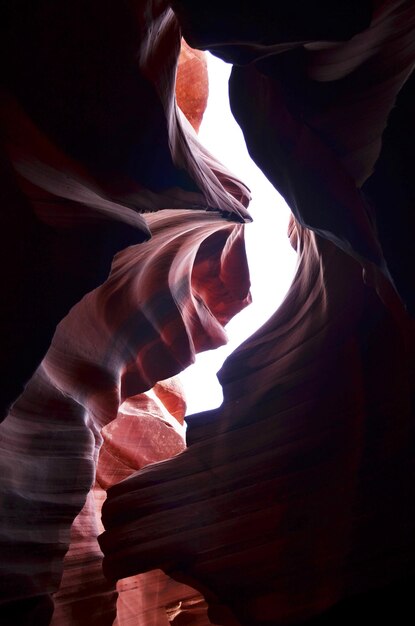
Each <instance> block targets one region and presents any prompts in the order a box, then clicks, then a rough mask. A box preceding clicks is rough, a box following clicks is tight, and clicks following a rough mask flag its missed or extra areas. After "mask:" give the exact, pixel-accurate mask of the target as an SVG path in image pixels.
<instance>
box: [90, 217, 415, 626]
mask: <svg viewBox="0 0 415 626" xmlns="http://www.w3.org/2000/svg"><path fill="white" fill-rule="evenodd" d="M299 230H300V236H299V247H300V255H301V256H300V265H299V268H298V272H297V275H296V278H295V279H294V282H293V285H292V288H291V290H290V291H289V293H288V295H287V298H286V300H285V302H284V303H283V305H282V306H281V308H280V309H279V310H278V312H277V313H276V314H275V316H274V317H273V318H272V319H271V320H270V321H269V322H268V323H267V324H266V325H265V326H264V327H263V328H262V329H260V330H259V331H258V332H257V333H256V334H255V335H254V336H253V337H251V338H250V339H249V340H247V342H245V344H243V345H242V346H241V347H240V348H238V349H237V350H236V352H235V353H234V354H233V355H232V356H231V357H229V359H228V361H227V362H226V363H225V366H224V368H223V369H222V371H221V372H220V380H221V382H222V384H223V387H224V396H225V400H224V404H223V406H222V407H221V408H220V409H218V410H215V411H210V412H208V413H206V414H201V415H199V416H195V417H191V418H189V429H188V442H189V448H188V449H187V450H186V451H185V452H184V453H183V454H181V455H179V456H177V457H175V458H174V459H172V460H170V461H168V462H165V463H163V464H154V465H151V466H148V467H147V468H146V469H145V470H143V471H142V472H139V473H138V474H136V475H135V476H133V477H131V478H129V479H128V480H126V481H124V482H122V483H120V484H118V485H115V486H114V487H112V488H111V489H109V492H108V500H107V503H106V504H105V505H104V509H103V521H104V524H105V527H106V532H105V533H104V535H103V536H102V538H101V547H102V548H103V551H104V553H105V554H106V557H105V560H104V570H105V572H106V574H107V575H108V576H109V577H110V578H115V579H118V578H122V577H124V576H128V575H131V574H133V573H135V572H137V571H144V570H146V569H152V568H154V567H161V568H162V569H164V571H166V572H167V573H171V574H172V575H173V576H175V575H177V572H179V573H181V574H182V575H183V576H184V577H185V579H186V577H187V580H192V581H193V584H194V585H195V586H198V585H199V588H200V589H202V590H203V591H204V593H205V594H206V596H207V598H208V599H209V601H210V602H211V604H212V606H215V602H217V603H219V605H220V604H224V605H225V606H229V607H231V608H232V610H233V613H234V615H235V616H236V618H237V620H239V622H240V623H241V624H243V625H244V626H245V625H246V626H253V625H255V626H256V625H264V624H267V625H269V624H271V623H272V624H287V623H298V622H301V623H302V622H304V621H305V620H306V619H309V618H311V617H313V616H315V615H318V614H319V613H321V612H323V611H325V610H327V609H328V608H329V607H331V606H332V605H334V604H336V603H337V602H338V601H339V600H341V599H343V598H347V597H349V596H353V595H356V594H362V593H364V592H368V591H370V590H371V589H372V588H376V587H387V585H389V584H391V583H392V582H393V581H395V580H397V579H399V578H401V577H405V576H408V575H410V574H411V573H413V568H414V557H415V545H414V534H413V529H414V523H415V510H414V495H415V494H414V487H413V485H414V482H413V473H414V461H413V447H412V438H411V437H412V436H411V433H412V432H413V415H412V406H411V398H412V397H413V391H414V381H413V378H412V365H413V346H414V324H413V321H411V320H410V319H409V318H408V316H407V314H406V313H405V311H404V310H403V309H402V306H401V305H400V304H399V301H398V300H397V298H396V296H395V300H394V304H395V306H394V309H393V310H388V309H386V308H385V307H384V305H383V304H382V303H381V302H380V300H379V298H378V297H377V295H376V292H375V291H374V289H373V287H371V286H367V285H365V284H364V283H363V281H362V277H361V268H360V266H359V264H358V263H357V262H356V261H354V260H353V259H351V258H350V257H349V256H347V255H345V254H344V253H343V252H341V251H340V250H339V249H338V248H336V247H335V246H333V244H331V243H330V242H327V241H325V240H322V239H321V238H318V237H317V236H315V235H314V234H312V233H310V232H309V231H304V230H303V229H301V228H299ZM389 290H390V292H391V298H393V290H392V288H391V287H389ZM401 601H402V599H401ZM407 604H408V603H407ZM217 610H218V611H219V613H218V615H219V616H220V614H221V613H220V608H219V609H217ZM372 610H374V609H373V607H372ZM395 610H396V614H395V618H396V619H399V616H401V617H403V615H404V613H403V611H402V613H400V612H399V609H398V608H396V609H395ZM375 614H376V611H375ZM212 615H216V614H215V613H213V614H212ZM216 619H218V623H220V624H228V623H232V622H229V621H228V620H227V618H225V617H223V616H222V617H219V618H218V616H217V615H216Z"/></svg>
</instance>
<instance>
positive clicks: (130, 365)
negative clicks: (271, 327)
mask: <svg viewBox="0 0 415 626" xmlns="http://www.w3.org/2000/svg"><path fill="white" fill-rule="evenodd" d="M3 18H4V19H3ZM2 23H3V24H5V25H6V27H7V28H6V29H5V37H4V38H3V39H2V46H3V48H4V49H3V50H2V63H3V60H4V59H5V58H7V59H8V64H7V67H3V68H2V70H3V72H2V75H3V81H2V88H1V103H0V126H1V144H2V167H1V177H2V192H3V197H4V203H5V206H4V210H3V211H2V220H3V226H4V229H3V231H2V232H5V233H6V232H7V238H5V241H4V245H3V246H2V253H3V254H4V257H2V263H1V272H2V289H3V293H4V294H7V298H6V299H5V301H4V302H3V303H2V325H1V332H2V336H1V341H2V370H1V375H2V387H1V389H2V419H4V421H3V423H2V424H1V426H0V436H1V444H0V445H1V450H2V453H1V463H0V465H1V480H0V483H1V489H0V491H1V503H2V516H1V531H0V534H1V541H0V544H1V545H0V551H1V557H0V562H1V584H0V591H1V594H0V595H1V598H0V604H1V606H0V621H1V623H2V624H13V625H15V624H19V625H20V624H21V625H26V624H33V625H36V626H42V625H43V624H49V623H50V621H51V620H52V623H54V624H62V625H63V624H74V623H77V624H80V623H83V622H86V621H87V622H88V623H95V624H100V625H101V624H102V625H103V624H107V623H108V624H109V623H112V621H113V619H114V617H115V615H116V606H115V602H116V596H117V594H116V592H115V587H114V585H113V584H108V583H107V582H106V581H105V579H104V578H103V576H102V568H101V559H102V554H101V552H100V550H99V547H98V545H97V541H96V537H97V534H98V532H99V529H100V526H99V523H98V521H97V517H98V518H99V511H100V506H101V501H102V497H103V490H102V487H101V486H100V484H99V483H97V484H96V485H95V488H94V489H93V490H91V489H92V487H93V486H94V480H95V477H96V472H97V463H98V453H99V449H100V447H101V443H102V435H101V429H102V427H103V426H104V425H106V424H108V423H109V422H111V421H112V420H114V419H115V418H116V417H117V414H118V409H119V407H120V405H121V404H122V403H123V401H124V400H125V399H126V398H127V397H131V396H136V395H137V394H140V393H142V392H143V391H145V390H146V389H149V388H151V387H152V386H153V385H155V388H154V393H155V394H156V396H160V397H161V398H162V400H163V402H164V403H165V405H166V406H167V408H168V409H169V410H170V411H171V414H172V415H173V416H175V419H173V417H172V416H171V415H170V418H169V419H170V421H171V420H173V422H175V421H176V420H177V419H178V420H181V421H183V416H184V406H185V404H184V400H183V397H182V393H181V391H180V387H178V386H177V383H175V382H174V381H170V382H169V383H166V382H164V383H160V382H159V381H163V380H164V379H166V378H169V377H170V376H172V375H174V374H176V373H178V372H179V371H181V370H182V369H183V368H184V367H186V366H187V365H188V364H190V363H191V362H192V361H193V360H194V356H195V353H196V352H197V351H198V350H203V349H208V348H213V347H216V346H219V345H221V344H222V343H223V342H224V341H226V335H225V332H224V330H223V324H225V323H226V322H227V321H228V320H229V319H230V318H231V317H232V316H233V315H234V314H235V313H236V312H237V311H239V310H240V309H241V308H243V307H244V306H246V305H247V304H248V303H249V301H250V296H249V276H248V269H247V265H246V257H245V249H244V242H243V230H242V226H241V224H239V225H235V222H243V221H245V220H247V219H249V216H248V214H247V212H246V208H245V207H246V205H247V204H248V202H249V192H248V190H247V189H246V187H245V186H244V185H243V184H242V183H240V182H239V181H238V180H237V179H236V178H235V177H233V176H232V175H231V174H229V172H227V170H226V169H225V168H223V166H221V165H220V164H219V163H218V162H217V161H216V160H215V159H214V158H213V157H212V156H211V155H210V154H208V153H207V152H206V151H205V150H204V148H202V147H201V146H200V145H199V143H198V140H197V137H196V135H195V132H194V130H193V129H192V127H191V125H190V124H189V122H188V121H187V120H186V119H185V117H184V116H183V114H182V113H181V112H180V110H179V109H178V107H177V105H176V102H175V97H174V85H175V74H176V65H177V60H178V55H179V50H180V29H179V26H178V23H177V20H176V18H175V17H174V14H173V12H172V11H171V9H170V8H169V7H168V6H167V4H165V3H159V2H140V3H134V2H126V3H122V5H120V4H119V3H117V2H110V3H107V4H106V5H105V6H101V4H100V3H97V2H89V3H87V4H85V3H71V4H70V5H69V4H68V3H65V2H61V3H59V6H58V5H56V4H54V3H49V2H46V1H45V2H39V3H35V4H33V3H26V2H21V3H14V4H13V5H11V6H9V7H7V9H6V8H4V9H2ZM44 24H47V25H48V27H47V28H44ZM199 58H200V53H195V59H199ZM199 66H200V69H199V70H198V72H199V75H200V80H201V82H202V84H205V82H206V76H205V74H204V73H203V71H202V73H201V70H203V64H201V63H199ZM186 67H187V69H186ZM186 67H184V68H182V70H181V75H182V79H181V81H182V85H183V86H184V87H185V86H186V75H188V77H189V78H188V80H189V81H190V80H192V81H194V72H193V70H194V64H193V63H192V61H191V60H190V63H189V62H188V63H187V64H186ZM205 91H206V85H205ZM191 111H192V106H190V108H189V107H188V112H189V114H190V112H191ZM200 114H201V113H200V111H198V112H197V116H196V118H195V119H200ZM160 210H161V211H160ZM149 211H150V212H154V214H152V215H149V216H148V218H146V220H145V219H143V217H142V215H141V214H142V213H147V212H149ZM150 236H152V239H151V240H150V241H149V242H148V243H147V244H146V245H145V246H143V247H141V246H137V245H136V244H138V243H140V242H142V241H144V240H147V239H148V238H149V237H150ZM119 251H120V252H119ZM117 252H119V254H118V255H117V256H116V258H115V260H114V262H113V264H112V269H111V273H110V275H109V276H108V274H109V271H110V267H111V262H112V259H113V257H114V253H117ZM45 353H46V356H45ZM23 389H24V391H23V393H22V390H23ZM13 401H14V402H13ZM10 405H12V406H11V407H10ZM125 406H126V405H124V407H125ZM140 415H141V418H138V417H137V415H136V414H134V420H133V422H134V425H135V427H137V432H136V437H138V439H137V445H138V446H139V449H140V450H141V452H140V450H139V454H138V456H137V458H133V459H131V458H130V456H131V455H130V456H129V453H128V450H126V448H125V446H124V447H123V445H122V444H120V446H119V449H118V456H119V457H120V458H119V459H117V462H115V461H114V463H113V466H114V467H113V470H112V471H113V473H114V476H115V477H117V476H118V477H119V475H120V474H119V473H118V474H117V471H116V467H117V463H119V464H120V467H121V468H122V467H123V464H122V462H121V460H120V459H121V457H122V455H123V453H125V454H126V459H125V460H126V462H127V466H128V467H129V468H130V471H133V470H136V469H138V468H140V467H142V466H143V465H145V464H146V463H148V462H150V461H152V460H159V459H161V458H164V457H165V456H166V455H171V454H175V453H177V452H178V451H179V450H181V449H183V446H184V441H183V433H182V434H180V432H179V434H178V432H177V431H180V428H179V429H178V428H172V427H171V424H170V425H169V426H167V422H168V421H169V420H166V417H165V415H167V413H163V415H162V416H161V414H160V408H158V409H157V410H153V411H149V409H148V407H144V408H143V412H142V413H141V414H140ZM125 417H126V416H125V413H123V414H120V415H119V417H118V420H117V425H118V426H117V428H118V430H119V431H120V432H123V430H125V428H127V426H128V424H127V422H128V420H127V421H126V420H125ZM140 429H141V430H140ZM142 429H144V430H142ZM130 431H131V424H130V426H129V432H130ZM156 435H157V437H156V441H158V444H156V442H155V441H152V444H151V445H150V443H149V441H150V439H151V436H153V438H154V437H155V436H156ZM114 437H115V436H113V439H114ZM115 438H116V437H115ZM140 438H141V439H140ZM121 440H122V437H121ZM165 440H166V441H170V444H169V445H167V443H164V442H165ZM140 441H141V444H140ZM106 450H107V448H106V447H104V449H103V454H104V452H105V451H106ZM103 463H104V462H103ZM103 463H101V465H99V467H100V470H99V472H101V473H99V474H98V475H99V476H101V475H104V474H103V472H104V470H103V469H102V468H103V467H106V472H107V473H108V471H109V466H108V455H107V463H106V465H105V463H104V465H103ZM128 463H130V465H128ZM124 469H125V468H124ZM120 472H121V473H122V471H121V470H120ZM104 473H105V472H104ZM74 520H75V521H74ZM68 549H69V550H68ZM62 573H63V578H62ZM61 579H62V580H61ZM128 584H131V583H126V585H121V588H120V590H119V591H120V598H121V597H122V598H123V600H122V602H121V605H120V606H122V607H124V608H122V609H121V613H120V615H121V617H119V623H120V624H121V623H123V622H124V623H125V622H126V621H127V622H128V620H129V619H130V618H131V610H132V609H131V606H133V607H134V611H135V612H136V611H137V610H139V611H140V612H141V614H142V615H143V617H142V620H141V623H142V624H143V625H144V624H155V623H158V616H159V615H160V611H161V610H163V611H164V616H165V617H164V620H165V621H166V619H167V617H166V615H168V616H170V617H171V619H174V620H175V621H176V623H179V621H180V620H181V619H182V618H181V617H180V616H181V614H182V613H183V614H184V615H186V613H189V612H190V613H191V614H192V615H193V614H194V615H196V617H197V619H199V618H200V619H201V620H202V622H203V619H204V618H203V613H204V614H206V609H204V608H203V606H204V604H203V600H202V599H201V598H200V597H199V596H198V594H197V593H196V592H195V591H194V590H192V589H190V590H189V589H188V588H185V587H184V586H183V585H177V583H175V582H173V581H169V579H167V578H166V577H165V576H164V575H163V574H162V573H161V572H159V573H156V574H154V575H152V576H149V577H140V578H139V579H138V581H133V586H135V587H136V588H137V589H139V590H140V591H139V594H137V598H136V599H135V600H134V602H133V603H132V604H131V599H130V598H131V595H132V594H131V593H127V592H126V591H127V590H126V589H125V587H126V586H127V587H128ZM158 590H159V591H158ZM133 595H134V594H133ZM53 596H55V597H53ZM126 598H127V599H126ZM140 598H141V600H140ZM146 598H147V600H148V602H147V600H146ZM181 602H183V610H181V608H180V606H181V605H180V603H181ZM146 603H147V604H146ZM128 606H130V608H128ZM166 606H167V609H166ZM125 607H127V608H125ZM123 616H124V617H123ZM198 616H199V617H198ZM202 622H200V623H202Z"/></svg>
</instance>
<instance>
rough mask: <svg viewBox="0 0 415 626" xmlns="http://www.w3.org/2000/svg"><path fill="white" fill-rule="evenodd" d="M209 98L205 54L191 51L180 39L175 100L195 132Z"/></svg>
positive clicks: (199, 51)
mask: <svg viewBox="0 0 415 626" xmlns="http://www.w3.org/2000/svg"><path fill="white" fill-rule="evenodd" d="M208 96H209V80H208V73H207V63H206V58H205V53H204V52H202V51H201V50H193V49H192V48H190V46H188V45H187V43H186V42H185V41H184V39H182V47H181V50H180V56H179V62H178V64H177V77H176V99H177V104H178V105H179V107H180V109H181V110H182V111H183V113H184V114H185V116H186V117H187V119H188V120H189V122H190V123H191V125H192V126H193V128H194V129H195V131H196V132H197V131H198V130H199V127H200V124H201V122H202V119H203V113H204V112H205V109H206V105H207V101H208Z"/></svg>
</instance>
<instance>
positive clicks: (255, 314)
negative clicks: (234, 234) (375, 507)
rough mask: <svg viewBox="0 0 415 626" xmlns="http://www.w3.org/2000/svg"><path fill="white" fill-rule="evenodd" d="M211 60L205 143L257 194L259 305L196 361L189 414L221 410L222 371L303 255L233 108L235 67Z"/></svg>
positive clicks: (190, 375)
mask: <svg viewBox="0 0 415 626" xmlns="http://www.w3.org/2000/svg"><path fill="white" fill-rule="evenodd" d="M207 57H208V72H209V100H208V105H207V109H206V112H205V115H204V117H203V122H202V125H201V128H200V131H199V139H200V141H201V142H202V143H203V144H204V145H205V146H206V148H207V149H208V150H209V151H210V152H211V153H212V154H213V155H214V156H215V157H217V158H218V160H219V161H221V162H222V163H223V164H224V165H225V166H226V167H227V168H228V169H229V170H230V171H231V172H232V173H233V174H235V175H236V176H238V177H239V178H240V179H241V180H242V181H243V182H244V183H245V184H246V185H247V186H248V187H249V188H250V190H251V194H252V201H251V204H250V205H249V212H250V213H251V215H252V217H253V220H254V221H253V222H252V223H251V224H247V226H246V228H245V241H246V249H247V256H248V264H249V270H250V275H251V293H252V299H253V302H252V304H251V305H250V306H248V307H247V308H246V309H245V310H244V311H242V312H241V313H239V314H238V315H236V316H235V317H234V318H233V319H232V320H231V322H229V324H228V325H227V326H226V332H227V334H228V338H229V342H228V344H227V345H226V346H223V347H221V348H218V349H217V350H210V351H209V352H204V353H202V354H199V355H198V356H197V358H196V362H195V363H194V364H193V365H191V366H190V367H188V368H187V369H186V370H185V371H184V372H182V374H181V375H180V378H181V380H182V382H183V385H184V388H185V393H186V400H187V415H192V414H193V413H199V412H201V411H205V410H208V409H213V408H216V407H218V406H220V405H221V403H222V400H223V394H222V388H221V386H220V384H219V382H218V379H217V377H216V372H218V371H219V369H220V368H221V366H222V363H223V361H224V360H225V359H226V357H227V356H228V355H229V354H230V353H231V352H233V351H234V350H235V348H236V347H237V346H238V345H240V344H241V343H242V342H243V341H244V340H245V339H246V338H247V337H249V336H250V335H252V333H253V332H255V330H257V329H258V328H259V327H260V326H262V325H263V324H264V323H265V322H266V321H267V319H268V318H269V317H270V316H271V315H272V314H273V313H274V312H275V311H276V309H277V308H278V307H279V305H280V304H281V302H282V300H283V299H284V296H285V294H286V293H287V291H288V289H289V287H290V284H291V282H292V280H293V276H294V271H295V267H296V263H297V255H296V253H295V252H294V250H293V249H292V247H291V245H290V243H289V240H288V236H287V227H288V220H289V215H290V211H289V208H288V206H287V204H286V203H285V200H284V199H283V198H282V197H281V196H280V195H279V193H278V192H277V191H276V190H275V189H274V187H273V186H272V185H271V183H270V182H269V181H268V180H267V178H266V177H265V176H264V174H263V173H262V172H261V170H260V169H259V168H258V167H257V166H256V165H255V163H254V162H253V161H252V159H251V158H250V156H249V154H248V151H247V148H246V145H245V140H244V137H243V134H242V131H241V129H240V128H239V126H238V124H237V123H236V121H235V119H234V117H233V115H232V113H231V110H230V107H229V97H228V79H229V75H230V72H231V69H232V66H231V65H229V64H227V63H224V62H223V61H221V60H219V59H217V58H216V57H214V56H213V55H211V54H209V53H207Z"/></svg>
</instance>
